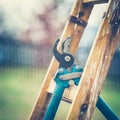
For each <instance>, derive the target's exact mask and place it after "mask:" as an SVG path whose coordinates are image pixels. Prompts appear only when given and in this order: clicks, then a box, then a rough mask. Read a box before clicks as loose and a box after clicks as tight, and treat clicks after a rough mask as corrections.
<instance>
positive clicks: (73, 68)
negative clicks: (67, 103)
mask: <svg viewBox="0 0 120 120" xmlns="http://www.w3.org/2000/svg"><path fill="white" fill-rule="evenodd" d="M71 40H72V39H71V38H70V37H69V38H67V39H66V40H65V41H64V42H63V44H62V53H60V52H58V50H57V46H58V43H59V39H58V40H57V41H56V43H55V45H54V48H53V53H54V56H55V58H56V59H57V61H58V62H59V63H60V64H59V69H58V71H57V72H56V75H55V77H54V80H55V82H56V87H55V90H54V93H53V95H52V98H51V100H50V103H49V105H48V108H47V111H46V113H45V116H44V120H48V119H49V120H54V117H55V114H56V112H57V109H58V106H59V103H60V101H61V99H62V95H63V93H64V90H65V88H68V87H70V86H71V85H78V83H79V80H80V76H81V74H82V71H83V69H82V68H81V67H80V66H79V65H75V64H74V57H73V55H72V54H71V53H70V43H71Z"/></svg>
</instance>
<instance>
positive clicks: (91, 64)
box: [67, 0, 120, 120]
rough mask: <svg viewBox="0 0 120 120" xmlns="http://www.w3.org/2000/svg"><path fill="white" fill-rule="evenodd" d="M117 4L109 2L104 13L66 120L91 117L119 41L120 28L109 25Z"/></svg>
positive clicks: (86, 119)
mask: <svg viewBox="0 0 120 120" xmlns="http://www.w3.org/2000/svg"><path fill="white" fill-rule="evenodd" d="M118 2H119V0H110V1H109V7H108V12H106V16H105V17H104V19H103V21H102V23H101V27H100V29H99V31H98V34H97V36H96V39H95V42H94V44H93V47H92V49H91V52H90V55H89V58H88V60H87V63H86V66H85V69H84V72H83V75H82V77H81V81H80V84H79V86H78V90H77V92H76V95H75V98H74V100H73V102H72V105H71V108H70V111H69V114H68V117H67V119H68V120H77V119H80V120H90V119H91V117H92V115H93V112H94V109H95V107H96V102H97V99H98V96H99V94H100V92H101V89H102V86H103V83H104V80H105V77H106V75H107V72H108V68H109V66H110V62H111V59H112V57H113V54H114V51H115V48H116V45H117V43H118V40H119V39H120V27H118V28H117V27H113V25H111V24H110V20H111V17H112V14H113V11H114V8H115V4H116V3H118Z"/></svg>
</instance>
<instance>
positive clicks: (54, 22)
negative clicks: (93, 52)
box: [0, 0, 120, 120]
mask: <svg viewBox="0 0 120 120" xmlns="http://www.w3.org/2000/svg"><path fill="white" fill-rule="evenodd" d="M73 2H74V0H47V1H45V0H44V1H43V0H10V1H9V0H0V120H27V119H28V118H29V115H30V113H31V111H32V108H33V106H34V103H35V101H36V99H37V96H38V94H39V89H40V86H41V83H42V81H43V79H44V75H45V73H46V70H47V68H48V66H49V63H50V60H51V58H52V55H53V53H52V47H53V45H54V42H55V40H56V39H57V38H59V37H60V35H61V33H62V31H63V28H64V26H65V23H66V21H67V19H68V17H69V13H70V11H71V8H72V5H73ZM106 6H107V4H102V5H97V6H95V7H94V10H93V12H92V15H91V17H90V20H89V24H88V26H87V28H86V30H85V33H84V34H83V37H82V40H81V42H80V44H79V49H78V51H77V53H76V56H75V59H76V62H77V63H78V64H80V65H81V66H82V67H83V68H84V66H85V63H86V60H87V57H88V55H89V52H90V49H91V46H92V43H93V41H94V38H95V35H96V33H97V30H98V27H99V25H100V22H101V20H102V16H103V13H104V11H105V9H106ZM119 91H120V43H119V44H118V46H117V48H116V52H115V54H114V57H113V59H112V62H111V66H110V69H109V72H108V75H107V77H106V81H105V84H104V87H103V90H102V92H101V96H102V97H103V98H104V99H105V100H106V101H107V102H108V104H109V105H110V106H111V107H112V109H113V110H114V112H115V113H116V114H117V115H118V116H119V117H120V92H119ZM63 106H64V107H63ZM69 107H70V105H69V104H66V103H64V102H61V104H60V109H59V110H58V112H57V116H56V120H65V117H66V114H67V111H68V109H69ZM63 111H64V112H63ZM92 120H105V118H104V117H103V116H102V115H101V113H100V112H99V111H98V110H97V109H96V111H95V113H94V116H93V118H92Z"/></svg>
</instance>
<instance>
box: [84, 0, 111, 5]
mask: <svg viewBox="0 0 120 120" xmlns="http://www.w3.org/2000/svg"><path fill="white" fill-rule="evenodd" d="M108 1H109V0H83V3H93V4H100V3H107V2H108Z"/></svg>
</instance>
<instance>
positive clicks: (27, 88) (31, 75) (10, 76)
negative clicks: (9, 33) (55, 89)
mask: <svg viewBox="0 0 120 120" xmlns="http://www.w3.org/2000/svg"><path fill="white" fill-rule="evenodd" d="M45 71H46V70H45V69H34V68H32V69H31V68H10V69H9V68H7V69H3V70H1V71H0V120H27V119H28V117H29V115H30V112H31V110H32V107H33V105H34V103H35V100H36V98H37V96H38V93H39V89H40V86H41V83H42V81H43V78H44V75H45ZM101 96H102V97H103V98H104V99H105V100H106V101H107V102H108V103H109V104H110V106H111V107H112V108H113V110H114V111H115V112H116V113H117V114H118V115H119V117H120V94H119V89H118V90H117V89H112V88H111V87H106V85H105V87H104V89H103V90H102V93H101ZM69 107H70V105H69V104H67V103H65V102H61V105H60V109H59V110H58V113H59V114H58V115H57V116H56V120H64V119H65V117H66V114H67V111H68V109H69ZM63 108H64V109H63ZM63 111H64V112H63ZM104 119H105V118H104V117H103V116H102V115H101V114H100V113H99V111H98V110H97V109H96V111H95V113H94V116H93V119H92V120H104Z"/></svg>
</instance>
